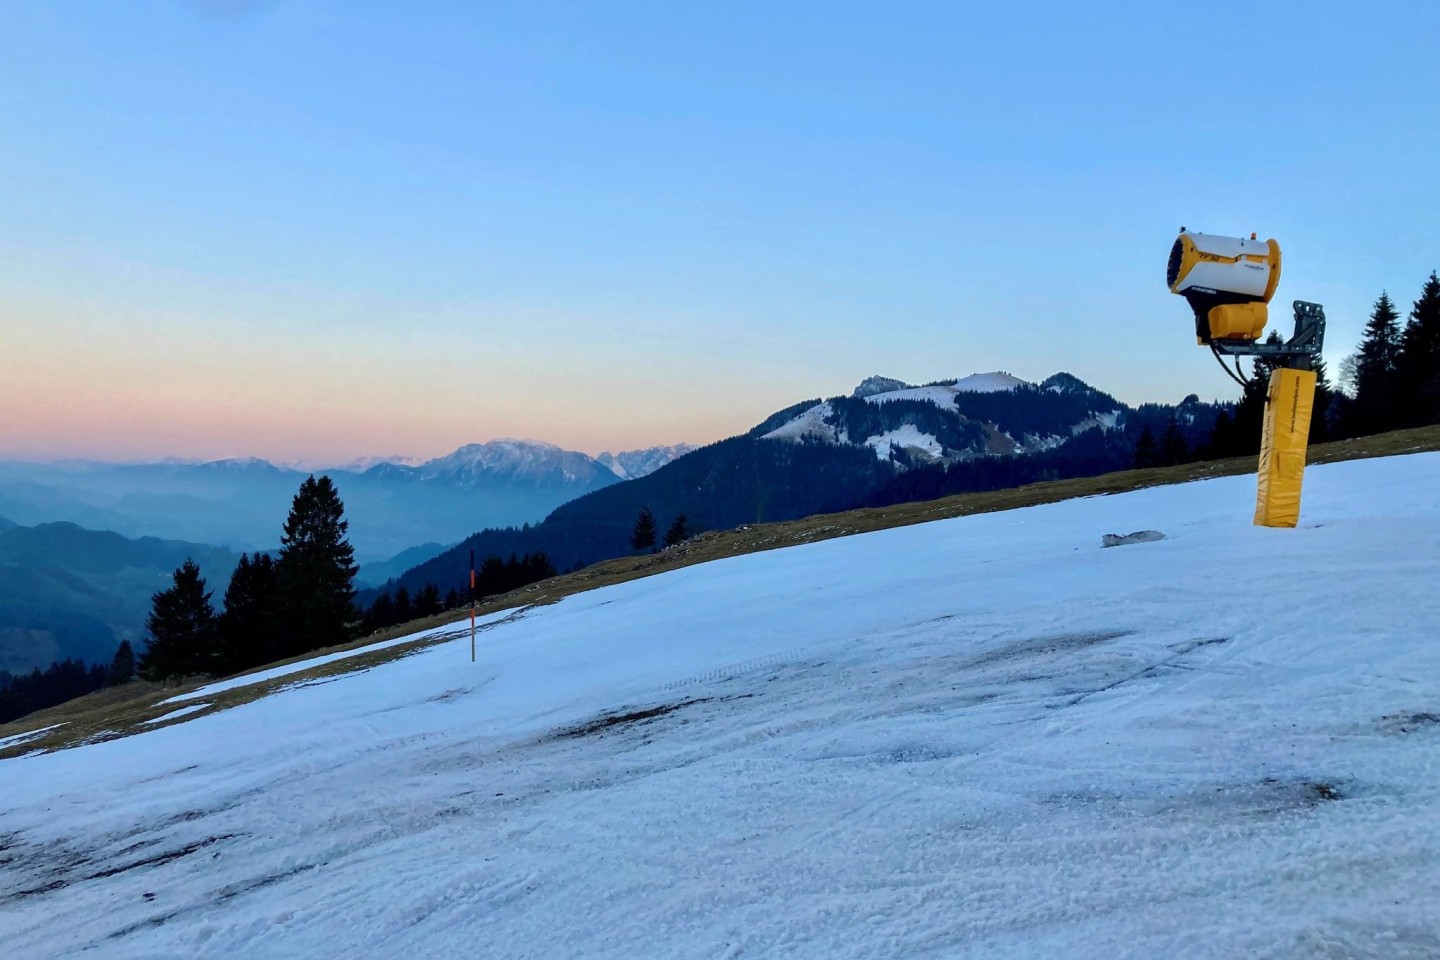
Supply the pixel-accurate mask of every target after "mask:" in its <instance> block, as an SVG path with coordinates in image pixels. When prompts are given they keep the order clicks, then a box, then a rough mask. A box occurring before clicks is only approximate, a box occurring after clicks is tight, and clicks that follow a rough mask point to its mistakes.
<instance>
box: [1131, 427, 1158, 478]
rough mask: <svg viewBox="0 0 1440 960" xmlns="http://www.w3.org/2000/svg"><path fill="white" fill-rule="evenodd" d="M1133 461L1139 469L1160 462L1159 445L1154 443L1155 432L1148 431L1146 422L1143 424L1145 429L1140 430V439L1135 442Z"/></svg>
mask: <svg viewBox="0 0 1440 960" xmlns="http://www.w3.org/2000/svg"><path fill="white" fill-rule="evenodd" d="M1133 463H1134V466H1135V468H1136V469H1139V470H1143V469H1145V468H1146V467H1154V466H1158V465H1159V463H1160V447H1159V445H1157V444H1156V443H1155V434H1154V433H1152V432H1151V431H1150V424H1148V423H1147V424H1145V429H1143V430H1141V431H1140V440H1139V441H1138V442H1137V443H1136V444H1135V457H1134V461H1133Z"/></svg>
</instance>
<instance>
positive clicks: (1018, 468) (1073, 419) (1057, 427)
mask: <svg viewBox="0 0 1440 960" xmlns="http://www.w3.org/2000/svg"><path fill="white" fill-rule="evenodd" d="M1222 409H1225V405H1219V404H1205V403H1201V402H1200V401H1199V400H1198V399H1197V398H1195V397H1193V396H1192V397H1186V398H1185V400H1184V401H1182V402H1181V403H1180V404H1177V405H1167V404H1145V405H1143V406H1141V407H1138V408H1137V407H1130V406H1127V405H1125V404H1122V403H1120V402H1119V401H1118V400H1116V399H1115V398H1114V397H1112V396H1111V395H1109V394H1107V393H1105V392H1104V391H1102V390H1098V389H1096V388H1095V387H1092V386H1090V385H1089V384H1087V383H1085V382H1084V381H1083V380H1081V379H1080V378H1078V377H1075V376H1073V375H1072V374H1069V373H1057V374H1055V375H1053V376H1050V377H1047V378H1046V379H1044V380H1042V381H1040V382H1038V383H1035V382H1030V381H1026V380H1023V379H1021V378H1019V377H1016V376H1013V375H1011V374H1008V373H1004V372H1000V371H995V372H990V373H980V374H972V375H970V376H967V377H960V378H955V379H950V380H940V381H936V382H934V383H930V384H925V385H921V386H912V385H910V384H909V383H907V382H906V381H903V380H899V379H896V378H892V377H881V376H873V377H867V378H866V379H865V380H864V381H863V382H862V383H861V384H860V385H859V386H857V387H856V388H855V390H854V391H852V392H851V393H850V394H848V395H844V396H837V397H831V398H829V399H814V400H804V401H801V402H799V403H796V404H792V405H791V406H789V407H786V408H785V409H783V410H780V411H777V412H776V413H774V414H772V415H771V416H769V417H766V418H765V419H764V420H763V421H762V422H761V423H759V424H757V425H756V426H755V427H753V428H752V429H751V430H749V431H748V432H746V433H744V434H741V435H738V436H734V437H730V438H729V439H726V440H721V441H719V442H717V443H712V444H709V445H707V446H704V447H700V448H698V449H696V450H692V451H690V452H689V453H686V454H684V455H682V456H679V457H676V458H675V459H674V460H672V461H671V462H669V463H667V464H665V465H664V466H662V467H660V468H659V469H657V470H655V471H654V472H652V473H649V474H647V475H645V476H642V477H639V478H637V479H634V480H631V481H629V482H627V483H622V484H616V485H614V486H610V487H606V488H604V489H601V490H597V491H594V492H592V493H588V494H586V495H584V496H581V497H577V498H576V499H574V500H572V501H569V502H568V503H565V504H563V505H561V506H559V507H557V508H556V509H555V510H554V511H553V512H552V513H551V514H550V515H549V516H547V517H546V518H545V520H544V521H543V522H542V523H540V524H537V525H534V526H530V527H528V528H524V529H515V528H509V529H490V530H485V531H481V532H480V533H477V534H475V535H474V536H472V537H469V538H467V539H466V540H464V541H462V542H460V543H459V544H457V545H456V546H455V547H453V548H451V549H450V550H448V551H446V552H444V553H441V554H440V555H438V556H436V557H435V558H433V559H431V560H428V561H426V562H425V563H423V564H420V565H418V566H417V567H415V568H414V569H412V570H409V571H407V572H406V573H405V574H404V575H402V576H401V577H399V578H398V581H399V582H400V583H402V584H404V585H405V586H406V587H407V588H408V589H410V590H412V591H413V590H415V589H418V588H420V587H422V586H424V585H425V584H426V583H434V584H435V585H436V586H438V587H440V588H441V590H446V589H448V588H450V587H452V586H454V587H457V588H458V587H460V586H463V577H464V574H465V571H466V569H467V566H466V565H467V563H468V554H469V551H471V550H474V551H475V553H476V554H477V556H480V557H484V556H486V555H488V554H491V553H494V554H498V555H500V556H508V555H509V554H511V553H516V554H525V553H531V552H534V551H543V552H544V553H546V554H548V555H549V556H550V558H551V560H552V561H553V562H554V563H555V565H556V566H557V567H558V568H559V569H561V570H567V569H571V568H573V567H575V566H577V565H583V564H586V563H592V562H595V561H598V560H604V559H608V558H611V557H617V556H623V555H625V554H627V553H630V552H631V549H630V546H629V539H630V533H631V529H632V526H633V524H634V522H635V517H636V515H637V513H638V512H639V510H640V508H641V507H649V508H650V510H651V511H652V512H653V513H654V514H655V515H656V518H657V520H658V522H659V526H660V528H661V529H662V530H663V529H665V528H666V526H667V525H668V524H670V523H671V522H672V521H673V519H674V518H675V517H677V516H678V515H680V514H684V515H685V516H686V519H687V524H688V527H689V529H690V530H691V531H692V532H698V531H703V530H713V529H727V528H730V527H735V526H738V525H741V524H744V523H753V522H760V521H775V520H787V519H794V518H798V517H803V516H808V515H811V514H815V513H828V512H834V511H839V510H845V509H850V508H853V507H857V506H864V505H868V504H881V503H893V502H901V501H905V500H917V499H926V498H929V497H935V496H942V495H944V494H946V493H955V492H961V491H965V490H993V489H999V488H1002V487H1006V486H1015V485H1019V484H1022V483H1030V482H1034V481H1036V480H1044V479H1058V478H1061V477H1067V476H1090V475H1094V474H1097V473H1103V472H1106V471H1108V470H1116V469H1123V468H1126V467H1129V466H1130V465H1131V463H1132V460H1133V456H1134V451H1135V444H1136V440H1137V438H1138V436H1139V435H1140V433H1141V431H1142V430H1143V429H1144V428H1145V427H1147V426H1148V427H1150V428H1151V430H1152V432H1153V433H1154V434H1155V435H1156V436H1159V434H1160V433H1161V432H1163V431H1164V429H1165V427H1166V426H1167V424H1168V423H1169V421H1170V419H1171V418H1172V417H1173V418H1174V419H1175V420H1176V423H1177V427H1178V429H1179V430H1180V431H1181V433H1182V435H1183V437H1184V439H1185V440H1186V442H1187V443H1189V444H1190V445H1192V446H1193V445H1196V444H1198V443H1199V442H1202V441H1203V440H1204V439H1205V438H1207V437H1208V436H1209V432H1210V429H1211V427H1212V426H1213V424H1214V422H1215V419H1216V416H1217V415H1218V413H1219V412H1220V411H1221V410H1222Z"/></svg>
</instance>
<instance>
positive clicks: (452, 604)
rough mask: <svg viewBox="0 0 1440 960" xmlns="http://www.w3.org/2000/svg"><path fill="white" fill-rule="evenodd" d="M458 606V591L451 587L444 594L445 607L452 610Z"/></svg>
mask: <svg viewBox="0 0 1440 960" xmlns="http://www.w3.org/2000/svg"><path fill="white" fill-rule="evenodd" d="M458 606H460V593H459V591H457V590H456V589H455V588H454V587H451V588H450V589H449V591H448V592H447V593H446V594H445V609H446V610H454V609H455V608H456V607H458Z"/></svg>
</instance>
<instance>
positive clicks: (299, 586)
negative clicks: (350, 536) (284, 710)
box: [275, 475, 358, 656]
mask: <svg viewBox="0 0 1440 960" xmlns="http://www.w3.org/2000/svg"><path fill="white" fill-rule="evenodd" d="M349 527H350V524H349V523H348V522H347V521H346V520H345V505H344V504H343V503H342V502H341V501H340V494H339V492H338V491H337V490H336V489H335V484H334V483H333V482H332V481H331V480H330V478H329V477H326V476H322V477H320V478H319V479H318V480H317V479H316V478H315V477H314V475H311V476H310V477H308V478H306V480H305V481H304V482H303V483H302V484H300V490H299V492H298V493H296V494H295V499H294V501H293V503H292V504H291V507H290V515H289V517H287V518H286V520H285V533H284V535H283V536H282V537H281V538H280V555H279V557H278V558H277V559H276V561H275V579H276V585H277V592H278V594H279V599H280V604H279V608H280V621H281V624H282V629H281V632H280V636H279V640H280V647H281V650H282V651H283V654H282V655H285V656H293V655H295V654H299V653H305V652H307V651H310V650H315V649H318V648H320V647H329V646H334V645H336V644H340V643H344V642H345V641H346V640H348V639H349V638H350V621H351V620H353V619H354V617H355V610H354V600H355V573H356V570H357V569H358V568H357V567H356V566H355V551H354V550H353V549H352V548H351V546H350V541H349V540H347V539H346V538H345V533H346V531H347V530H348V529H349Z"/></svg>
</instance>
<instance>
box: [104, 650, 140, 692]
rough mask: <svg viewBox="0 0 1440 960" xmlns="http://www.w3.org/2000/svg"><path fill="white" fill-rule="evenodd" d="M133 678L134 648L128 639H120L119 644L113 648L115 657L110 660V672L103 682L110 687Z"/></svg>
mask: <svg viewBox="0 0 1440 960" xmlns="http://www.w3.org/2000/svg"><path fill="white" fill-rule="evenodd" d="M134 679H135V650H134V648H132V647H131V646H130V641H129V640H121V641H120V646H119V647H117V648H116V649H115V657H114V659H112V660H111V661H110V672H109V674H108V675H107V676H106V678H105V682H106V683H108V684H109V685H110V686H112V687H118V686H119V685H120V684H122V683H129V682H130V681H131V680H134Z"/></svg>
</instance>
